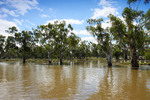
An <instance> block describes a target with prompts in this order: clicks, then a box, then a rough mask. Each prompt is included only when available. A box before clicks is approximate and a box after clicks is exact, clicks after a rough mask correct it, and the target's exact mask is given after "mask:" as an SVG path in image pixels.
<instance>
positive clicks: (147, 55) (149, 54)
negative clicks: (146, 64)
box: [145, 49, 150, 60]
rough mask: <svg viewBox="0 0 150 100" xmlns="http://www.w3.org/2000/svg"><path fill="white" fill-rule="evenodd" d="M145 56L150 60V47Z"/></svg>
mask: <svg viewBox="0 0 150 100" xmlns="http://www.w3.org/2000/svg"><path fill="white" fill-rule="evenodd" d="M145 58H146V60H150V49H147V50H146V51H145Z"/></svg>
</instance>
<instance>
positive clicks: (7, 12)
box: [0, 8, 18, 17]
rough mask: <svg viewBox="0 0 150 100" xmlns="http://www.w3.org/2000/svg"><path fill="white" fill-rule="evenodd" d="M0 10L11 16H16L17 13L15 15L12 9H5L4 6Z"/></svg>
mask: <svg viewBox="0 0 150 100" xmlns="http://www.w3.org/2000/svg"><path fill="white" fill-rule="evenodd" d="M0 10H1V12H3V13H4V14H9V15H11V16H14V17H18V15H17V14H16V13H15V12H14V11H12V10H8V9H6V8H1V9H0Z"/></svg>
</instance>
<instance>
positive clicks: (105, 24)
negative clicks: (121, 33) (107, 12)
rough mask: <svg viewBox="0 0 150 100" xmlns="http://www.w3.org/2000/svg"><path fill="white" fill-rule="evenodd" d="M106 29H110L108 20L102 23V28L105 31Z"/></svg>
mask: <svg viewBox="0 0 150 100" xmlns="http://www.w3.org/2000/svg"><path fill="white" fill-rule="evenodd" d="M107 27H111V23H110V20H105V22H103V23H102V28H104V29H106V28H107Z"/></svg>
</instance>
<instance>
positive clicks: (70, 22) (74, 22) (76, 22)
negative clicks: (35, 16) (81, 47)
mask: <svg viewBox="0 0 150 100" xmlns="http://www.w3.org/2000/svg"><path fill="white" fill-rule="evenodd" d="M57 20H58V19H54V20H50V21H47V23H54V21H57ZM63 20H64V21H66V24H83V23H84V20H81V21H80V20H76V19H62V20H58V21H63Z"/></svg>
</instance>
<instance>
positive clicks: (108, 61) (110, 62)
mask: <svg viewBox="0 0 150 100" xmlns="http://www.w3.org/2000/svg"><path fill="white" fill-rule="evenodd" d="M107 63H108V67H111V66H112V55H111V54H110V55H107Z"/></svg>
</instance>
